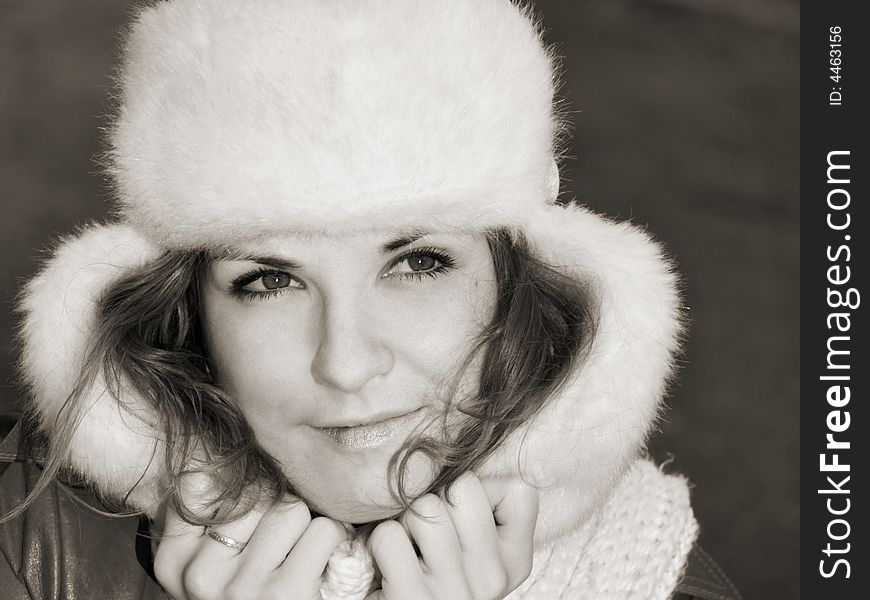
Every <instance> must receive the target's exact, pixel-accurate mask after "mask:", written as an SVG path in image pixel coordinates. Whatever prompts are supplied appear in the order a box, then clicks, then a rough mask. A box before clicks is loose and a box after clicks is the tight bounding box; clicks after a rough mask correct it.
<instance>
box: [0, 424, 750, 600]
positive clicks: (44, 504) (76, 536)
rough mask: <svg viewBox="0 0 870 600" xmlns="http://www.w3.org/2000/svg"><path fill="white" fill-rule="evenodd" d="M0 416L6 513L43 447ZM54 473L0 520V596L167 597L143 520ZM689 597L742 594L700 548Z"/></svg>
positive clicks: (26, 486) (718, 599)
mask: <svg viewBox="0 0 870 600" xmlns="http://www.w3.org/2000/svg"><path fill="white" fill-rule="evenodd" d="M0 419H2V420H0V436H3V441H2V443H0V515H5V514H7V513H8V512H9V511H11V510H12V509H14V508H15V506H16V505H17V504H18V502H20V501H21V499H22V498H24V497H25V496H27V494H28V493H29V492H30V490H32V489H33V488H34V485H35V484H36V481H37V479H38V478H39V475H40V473H41V471H42V468H41V466H40V465H41V462H42V461H41V456H42V452H41V450H40V449H39V446H38V445H32V444H28V443H27V441H28V439H30V438H31V437H32V436H27V435H22V429H23V427H22V425H21V424H18V425H17V426H16V425H15V423H14V419H10V418H8V417H0ZM7 433H8V435H7ZM60 479H61V480H62V481H55V482H53V483H52V484H51V485H50V486H49V487H48V488H47V489H45V490H44V491H43V492H42V493H41V494H40V495H39V497H38V498H37V500H36V501H35V502H34V503H33V505H31V506H30V508H29V509H28V510H27V512H26V513H24V514H23V515H21V516H19V517H17V518H15V519H14V520H12V521H10V522H8V523H4V524H2V525H0V553H2V560H0V600H25V599H31V598H39V599H46V600H47V599H49V598H50V599H57V600H95V599H100V600H103V599H105V600H134V599H136V600H140V599H141V600H158V599H161V600H166V599H167V598H168V596H167V595H166V594H165V592H163V590H162V589H161V588H160V585H159V584H158V583H157V582H156V581H155V579H154V576H153V571H152V557H151V543H150V539H149V537H148V532H149V523H148V520H147V519H145V518H138V517H130V516H124V517H117V516H115V517H112V516H104V515H100V514H98V513H97V512H95V511H94V510H92V508H95V509H98V510H103V511H110V510H111V509H110V508H109V507H107V506H104V505H103V504H101V503H100V501H99V500H98V499H97V497H96V496H95V495H94V494H93V493H91V492H90V490H89V489H88V488H87V487H85V486H80V485H76V483H75V481H74V480H73V478H72V477H68V476H62V477H61V478H60ZM89 507H92V508H89ZM693 598H694V599H697V600H738V599H739V598H740V595H739V594H738V593H737V591H736V590H735V589H734V586H733V585H732V584H731V582H730V581H729V580H728V578H727V577H725V575H724V574H723V573H722V571H721V570H720V569H719V567H718V566H717V565H716V564H715V563H714V562H713V561H712V560H711V559H710V557H709V556H708V555H707V554H706V553H705V552H704V551H703V550H701V548H700V547H698V546H695V548H693V549H692V552H691V554H690V555H689V564H688V566H687V569H686V574H685V576H684V578H683V581H682V583H680V585H679V586H678V587H677V594H676V595H675V596H674V600H690V599H693Z"/></svg>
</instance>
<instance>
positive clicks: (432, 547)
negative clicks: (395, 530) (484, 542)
mask: <svg viewBox="0 0 870 600" xmlns="http://www.w3.org/2000/svg"><path fill="white" fill-rule="evenodd" d="M411 507H412V508H413V509H414V510H415V511H417V513H419V514H414V513H413V512H412V511H409V510H406V511H405V512H403V513H402V515H401V516H400V517H399V523H401V524H402V525H403V526H404V527H405V528H406V529H407V531H408V533H409V534H410V536H411V538H412V539H413V540H414V542H416V543H417V547H418V548H419V549H420V555H421V556H422V559H423V564H424V566H425V570H428V571H429V572H433V573H438V574H447V573H453V574H454V577H456V576H458V575H459V574H461V573H464V571H465V569H464V567H463V564H462V547H461V546H460V544H459V536H458V535H457V533H456V527H455V526H454V524H453V520H452V519H451V518H450V514H449V513H448V511H447V503H446V502H444V501H443V500H442V499H441V498H439V497H438V496H436V495H435V494H425V495H423V496H421V497H419V498H417V499H416V500H415V501H414V502H412V503H411Z"/></svg>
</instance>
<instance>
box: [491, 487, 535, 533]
mask: <svg viewBox="0 0 870 600" xmlns="http://www.w3.org/2000/svg"><path fill="white" fill-rule="evenodd" d="M481 484H482V485H483V489H484V490H485V492H486V495H487V497H488V498H489V503H490V506H491V507H492V514H493V518H494V519H495V525H496V531H497V532H498V535H499V537H500V538H501V539H502V541H508V542H523V541H526V540H528V539H530V538H533V537H534V533H535V525H536V524H537V520H538V490H537V489H535V488H534V487H532V486H530V485H528V484H527V483H525V482H523V481H520V480H518V479H483V480H481Z"/></svg>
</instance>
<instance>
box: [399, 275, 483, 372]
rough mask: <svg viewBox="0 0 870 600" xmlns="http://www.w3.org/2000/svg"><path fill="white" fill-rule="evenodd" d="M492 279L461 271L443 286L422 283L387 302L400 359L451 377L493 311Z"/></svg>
mask: <svg viewBox="0 0 870 600" xmlns="http://www.w3.org/2000/svg"><path fill="white" fill-rule="evenodd" d="M494 297H495V285H494V283H493V282H492V280H491V279H483V278H480V277H477V276H472V275H461V276H456V277H453V278H451V279H450V281H449V283H445V284H444V285H433V286H430V287H428V289H427V286H421V290H420V291H415V292H413V293H407V292H406V293H405V295H404V296H403V297H402V298H401V301H396V302H393V303H391V305H392V309H391V310H390V312H389V314H388V315H387V317H388V318H386V319H385V320H384V327H385V328H389V329H390V330H391V332H390V338H391V340H392V341H391V342H390V343H391V345H392V348H393V350H394V351H395V352H396V354H397V358H399V359H400V360H399V361H397V362H400V363H401V362H404V363H405V364H410V365H413V366H414V368H415V369H416V371H417V372H418V373H419V372H425V373H428V374H429V375H431V376H435V377H439V376H440V378H442V379H449V378H450V376H452V375H453V371H454V369H453V367H456V366H458V365H459V363H460V361H461V359H462V358H463V357H465V356H466V354H467V353H468V352H469V351H470V350H471V347H472V344H473V343H474V341H475V340H476V339H477V336H478V335H479V334H480V332H481V331H482V329H483V328H484V327H485V326H486V325H487V324H489V322H490V321H491V319H492V316H493V311H494V305H495V302H494Z"/></svg>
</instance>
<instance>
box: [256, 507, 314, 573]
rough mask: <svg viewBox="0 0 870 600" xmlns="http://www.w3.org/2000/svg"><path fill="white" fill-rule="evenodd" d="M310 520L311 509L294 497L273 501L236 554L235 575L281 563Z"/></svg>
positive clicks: (276, 566) (275, 566) (267, 568)
mask: <svg viewBox="0 0 870 600" xmlns="http://www.w3.org/2000/svg"><path fill="white" fill-rule="evenodd" d="M309 523H311V512H310V511H309V510H308V507H307V506H306V505H305V503H304V502H302V501H301V500H299V499H298V498H296V497H292V499H288V500H286V501H284V502H281V503H279V504H276V505H274V506H272V508H270V509H269V511H268V512H266V514H265V515H263V518H262V519H260V522H259V523H258V524H257V526H256V528H255V529H254V531H253V532H252V533H251V535H250V536H249V538H248V545H247V546H246V547H245V549H244V551H243V552H242V553H241V555H240V556H239V559H240V561H241V563H242V564H241V565H240V566H239V575H240V576H241V575H244V576H248V575H257V574H264V573H270V572H272V571H274V570H275V569H277V568H278V567H280V566H281V564H283V562H284V559H285V558H286V557H287V554H288V553H289V552H290V550H291V549H292V548H293V546H294V545H296V543H297V542H298V541H299V538H300V537H302V534H303V533H304V532H305V529H306V528H307V527H308V525H309Z"/></svg>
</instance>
